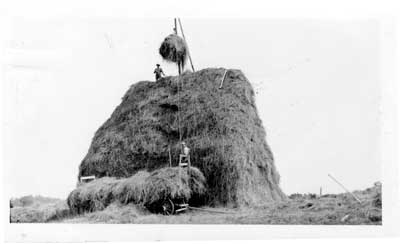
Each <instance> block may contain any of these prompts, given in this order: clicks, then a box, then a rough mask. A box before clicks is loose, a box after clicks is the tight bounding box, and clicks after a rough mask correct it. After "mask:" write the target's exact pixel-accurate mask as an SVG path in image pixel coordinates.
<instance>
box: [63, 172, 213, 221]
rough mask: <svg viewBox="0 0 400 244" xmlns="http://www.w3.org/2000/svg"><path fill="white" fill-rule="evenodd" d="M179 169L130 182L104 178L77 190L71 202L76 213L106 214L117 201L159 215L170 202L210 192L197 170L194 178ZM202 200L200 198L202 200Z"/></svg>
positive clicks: (139, 175)
mask: <svg viewBox="0 0 400 244" xmlns="http://www.w3.org/2000/svg"><path fill="white" fill-rule="evenodd" d="M179 170H180V169H179V167H174V168H161V169H158V170H155V171H154V172H152V173H148V172H147V171H145V170H143V171H139V172H137V173H136V174H134V175H133V176H131V177H129V178H126V179H115V178H111V177H103V178H100V179H97V180H94V181H91V182H89V183H87V184H83V185H80V186H79V187H78V188H76V189H75V190H73V191H72V192H71V193H70V194H69V196H68V199H67V203H68V206H69V208H70V209H71V211H72V212H73V213H78V214H80V213H83V212H94V211H98V210H103V209H104V208H106V207H107V206H108V205H110V204H111V203H113V202H115V201H119V202H120V203H122V204H128V203H134V204H140V205H143V206H146V207H147V208H148V209H149V210H151V211H157V210H158V209H157V207H159V206H160V203H161V202H162V201H164V200H166V199H168V198H169V199H172V200H178V199H179V200H181V199H184V200H186V201H188V200H189V199H190V198H191V196H195V199H196V200H197V201H198V199H201V196H203V197H204V195H205V192H206V179H205V177H204V175H203V174H202V173H201V171H200V170H199V169H197V168H194V167H191V168H190V173H189V174H190V176H191V177H190V178H189V175H188V173H187V172H186V171H185V170H183V171H182V172H181V175H179ZM199 196H200V197H199Z"/></svg>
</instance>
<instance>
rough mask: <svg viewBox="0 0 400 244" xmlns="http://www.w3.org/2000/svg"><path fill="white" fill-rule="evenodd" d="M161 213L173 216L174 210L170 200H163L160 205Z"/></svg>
mask: <svg viewBox="0 0 400 244" xmlns="http://www.w3.org/2000/svg"><path fill="white" fill-rule="evenodd" d="M161 211H162V213H163V214H164V215H171V214H174V212H175V208H174V203H173V202H172V201H171V199H169V198H167V199H166V200H164V202H163V203H162V205H161Z"/></svg>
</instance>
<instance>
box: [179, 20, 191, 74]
mask: <svg viewBox="0 0 400 244" xmlns="http://www.w3.org/2000/svg"><path fill="white" fill-rule="evenodd" d="M178 21H179V27H180V29H181V33H182V37H183V40H185V42H186V46H187V49H188V56H189V61H190V65H191V66H192V70H193V72H194V67H193V61H192V57H191V56H190V52H189V45H188V44H187V41H186V38H185V33H183V28H182V23H181V19H180V18H178ZM182 68H183V67H182Z"/></svg>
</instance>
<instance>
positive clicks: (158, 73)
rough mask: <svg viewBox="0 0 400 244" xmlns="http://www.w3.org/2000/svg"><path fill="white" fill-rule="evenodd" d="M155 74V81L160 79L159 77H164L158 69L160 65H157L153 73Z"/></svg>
mask: <svg viewBox="0 0 400 244" xmlns="http://www.w3.org/2000/svg"><path fill="white" fill-rule="evenodd" d="M153 73H154V74H156V81H158V80H159V79H160V78H161V75H163V76H165V74H164V71H163V70H162V69H161V68H160V64H157V68H156V69H155V70H154V72H153Z"/></svg>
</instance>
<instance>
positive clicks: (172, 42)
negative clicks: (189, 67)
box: [159, 34, 187, 66]
mask: <svg viewBox="0 0 400 244" xmlns="http://www.w3.org/2000/svg"><path fill="white" fill-rule="evenodd" d="M159 53H160V55H161V57H163V58H164V59H165V60H167V61H170V62H174V63H178V62H180V63H181V64H182V66H184V65H185V62H186V58H187V46H186V43H185V40H183V39H182V38H181V37H179V36H178V35H175V34H171V35H169V36H167V37H166V38H165V39H164V41H163V42H162V43H161V46H160V49H159Z"/></svg>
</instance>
